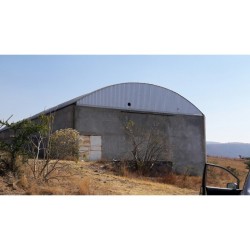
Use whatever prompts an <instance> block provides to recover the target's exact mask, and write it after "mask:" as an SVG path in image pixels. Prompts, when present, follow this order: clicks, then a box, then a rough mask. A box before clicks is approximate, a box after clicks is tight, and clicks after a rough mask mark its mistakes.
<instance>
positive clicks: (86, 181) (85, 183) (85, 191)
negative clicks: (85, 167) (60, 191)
mask: <svg viewBox="0 0 250 250" xmlns="http://www.w3.org/2000/svg"><path fill="white" fill-rule="evenodd" d="M78 188H79V194H80V195H90V194H92V193H91V188H90V178H89V177H85V178H83V179H81V180H80V181H79V182H78Z"/></svg>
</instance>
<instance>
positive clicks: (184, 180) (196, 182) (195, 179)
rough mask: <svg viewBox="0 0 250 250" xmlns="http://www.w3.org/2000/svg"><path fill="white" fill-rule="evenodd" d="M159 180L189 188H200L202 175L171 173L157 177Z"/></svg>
mask: <svg viewBox="0 0 250 250" xmlns="http://www.w3.org/2000/svg"><path fill="white" fill-rule="evenodd" d="M157 179H158V181H159V182H161V183H165V184H170V185H174V186H177V187H180V188H188V189H193V190H197V191H199V190H200V186H201V179H202V177H200V176H188V175H181V174H178V175H177V174H174V173H169V174H167V175H165V176H164V177H159V178H157Z"/></svg>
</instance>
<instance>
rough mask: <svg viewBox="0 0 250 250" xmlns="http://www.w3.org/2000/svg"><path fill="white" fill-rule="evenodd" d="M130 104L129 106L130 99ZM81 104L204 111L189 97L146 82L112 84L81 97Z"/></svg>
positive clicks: (157, 109)
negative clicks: (186, 97)
mask: <svg viewBox="0 0 250 250" xmlns="http://www.w3.org/2000/svg"><path fill="white" fill-rule="evenodd" d="M129 102H130V103H131V106H130V107H128V103H129ZM77 105H79V106H92V107H103V108H113V109H124V110H134V111H143V112H147V111H148V112H156V113H173V114H185V115H203V114H202V112H201V111H200V110H199V109H198V108H197V107H196V106H194V105H193V104H192V103H191V102H189V101H188V100H187V99H185V98H184V97H182V96H181V95H179V94H177V93H176V92H173V91H171V90H169V89H166V88H163V87H160V86H157V85H152V84H147V83H136V82H131V83H120V84H115V85H111V86H108V87H105V88H102V89H99V90H96V91H94V92H92V93H90V94H87V95H85V96H82V97H81V98H79V99H78V101H77Z"/></svg>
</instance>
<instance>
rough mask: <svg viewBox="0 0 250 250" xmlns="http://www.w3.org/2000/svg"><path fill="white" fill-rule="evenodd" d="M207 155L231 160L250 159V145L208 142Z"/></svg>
mask: <svg viewBox="0 0 250 250" xmlns="http://www.w3.org/2000/svg"><path fill="white" fill-rule="evenodd" d="M207 155H211V156H223V157H230V158H238V157H239V155H241V156H242V157H250V143H238V142H231V143H219V142H207Z"/></svg>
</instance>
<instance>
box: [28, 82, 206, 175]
mask: <svg viewBox="0 0 250 250" xmlns="http://www.w3.org/2000/svg"><path fill="white" fill-rule="evenodd" d="M43 113H44V112H43ZM45 113H54V114H55V121H54V129H55V130H57V129H63V128H74V129H76V130H78V131H79V132H80V135H81V139H80V157H82V158H84V159H88V160H101V159H103V160H113V159H116V160H123V159H127V158H128V157H131V154H130V153H131V150H132V149H131V143H130V141H129V140H128V137H127V135H126V131H125V129H124V121H128V120H132V121H133V122H134V124H135V125H136V126H137V127H138V128H142V129H143V130H144V131H146V130H151V129H152V128H154V125H155V124H157V130H158V132H160V133H161V135H162V138H163V140H165V142H166V153H165V154H162V156H161V159H160V160H165V161H171V162H172V163H173V168H174V169H175V170H176V171H178V172H183V171H184V169H186V168H187V167H188V168H190V169H191V171H192V173H193V174H198V175H200V174H201V172H202V170H203V166H204V164H205V160H206V152H205V117H204V115H203V114H202V112H201V111H200V110H199V109H198V108H197V107H195V106H194V105H193V104H192V103H191V102H189V101H188V100H186V99H185V98H184V97H182V96H181V95H179V94H177V93H175V92H173V91H171V90H169V89H166V88H163V87H160V86H156V85H152V84H146V83H135V82H130V83H121V84H115V85H112V86H108V87H105V88H102V89H99V90H96V91H94V92H92V93H89V94H86V95H83V96H80V97H78V98H75V99H73V100H70V101H68V102H66V103H63V104H61V105H58V106H57V107H54V108H52V109H49V110H46V111H45ZM38 115H39V114H37V115H35V116H33V117H31V119H35V118H36V117H38Z"/></svg>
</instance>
